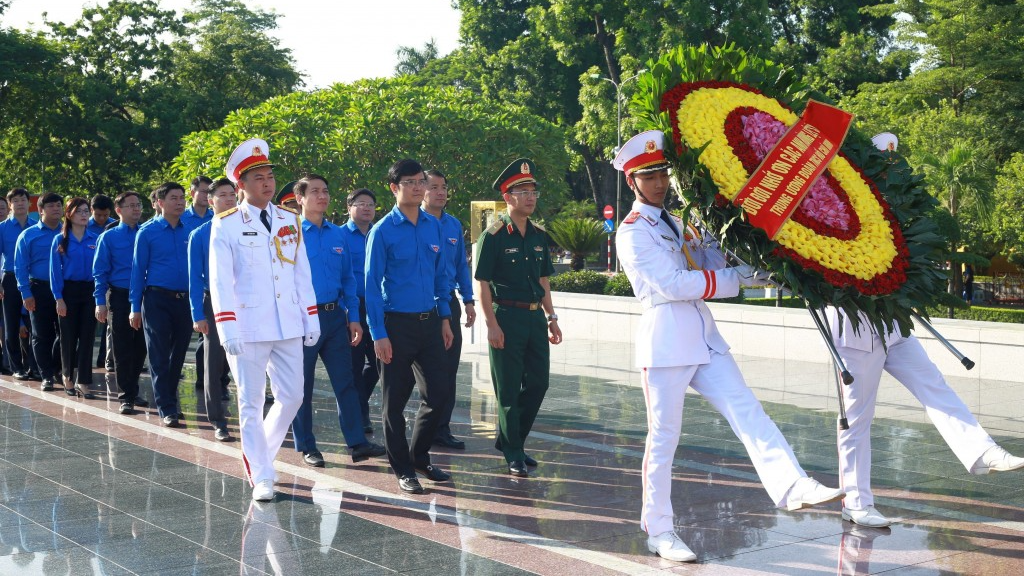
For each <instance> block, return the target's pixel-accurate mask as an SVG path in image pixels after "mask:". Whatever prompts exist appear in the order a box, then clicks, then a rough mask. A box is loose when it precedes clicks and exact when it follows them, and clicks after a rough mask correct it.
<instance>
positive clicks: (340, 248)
mask: <svg viewBox="0 0 1024 576" xmlns="http://www.w3.org/2000/svg"><path fill="white" fill-rule="evenodd" d="M332 250H334V253H335V254H341V253H343V252H344V251H345V247H344V246H335V247H334V248H332Z"/></svg>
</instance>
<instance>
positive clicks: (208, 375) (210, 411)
mask: <svg viewBox="0 0 1024 576" xmlns="http://www.w3.org/2000/svg"><path fill="white" fill-rule="evenodd" d="M203 315H204V316H205V317H206V326H207V327H208V331H207V334H206V337H205V338H203V354H202V358H201V362H202V364H203V372H202V375H203V378H205V380H204V381H203V397H204V398H205V400H206V418H207V419H208V420H209V421H210V424H213V425H214V426H218V425H221V426H227V419H228V411H227V410H225V409H224V390H225V388H226V387H227V375H228V357H227V355H226V354H225V353H224V347H223V346H222V345H221V343H220V335H219V334H217V324H216V323H215V322H214V321H213V302H211V301H210V293H209V292H206V293H204V294H203ZM196 356H197V362H199V361H200V359H199V358H198V357H199V353H198V352H196ZM198 367H199V364H196V368H197V369H198Z"/></svg>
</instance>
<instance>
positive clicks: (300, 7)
mask: <svg viewBox="0 0 1024 576" xmlns="http://www.w3.org/2000/svg"><path fill="white" fill-rule="evenodd" d="M106 3H107V0H86V1H83V0H43V1H40V0H13V1H12V2H11V5H10V7H9V8H8V9H7V12H5V13H4V14H3V16H0V25H2V26H4V27H10V28H18V29H21V30H27V29H30V28H31V29H35V30H41V29H42V28H43V25H42V23H43V18H42V14H43V12H46V13H47V18H48V19H49V20H52V21H57V22H65V23H70V22H73V21H75V20H77V19H78V18H79V17H80V16H81V14H82V7H83V6H85V5H95V4H101V5H105V4H106ZM248 3H249V5H250V7H252V8H262V9H264V10H266V11H268V12H271V11H273V12H276V13H278V14H279V15H281V18H279V19H278V29H277V30H276V31H275V32H274V34H273V35H274V36H276V37H277V38H278V39H279V40H280V44H279V45H280V46H282V47H285V48H291V50H292V57H293V58H294V60H295V65H296V68H298V70H299V71H300V72H302V73H303V75H304V80H305V82H306V88H307V89H313V88H324V87H327V86H330V85H331V84H333V83H335V82H351V81H353V80H358V79H360V78H376V77H383V76H391V75H392V74H394V70H395V64H396V63H397V61H398V59H397V57H396V56H395V50H396V49H398V47H399V46H414V47H416V48H422V47H423V45H424V44H426V43H427V42H428V41H429V40H430V39H431V38H433V39H434V40H435V41H436V43H437V47H438V52H439V54H440V55H442V56H443V55H445V54H447V53H448V52H451V51H452V50H454V49H455V48H456V46H457V45H458V38H459V16H460V15H459V12H458V11H457V10H455V9H454V8H452V6H451V0H370V1H368V2H367V1H357V0H285V1H276V2H275V1H270V0H250V1H249V2H248ZM160 5H161V7H163V8H165V9H174V10H176V11H177V12H178V13H181V12H182V11H183V10H184V9H186V8H189V7H191V5H192V2H191V0H160Z"/></svg>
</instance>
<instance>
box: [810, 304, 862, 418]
mask: <svg viewBox="0 0 1024 576" xmlns="http://www.w3.org/2000/svg"><path fill="white" fill-rule="evenodd" d="M804 304H805V305H806V306H807V311H808V312H810V314H811V318H812V319H814V325H815V326H817V327H818V333H819V334H821V337H822V338H823V339H824V340H825V346H826V347H828V352H829V354H831V355H832V362H833V363H835V366H836V368H837V370H838V371H839V374H840V377H841V378H842V380H843V384H846V385H847V386H849V385H850V384H853V374H850V371H849V370H847V369H846V363H845V362H843V358H842V356H840V355H839V351H838V350H836V345H835V342H833V341H832V337H831V335H830V334H829V330H828V329H827V328H826V327H825V323H824V322H823V321H822V320H821V317H820V316H818V311H817V310H815V309H814V308H812V307H811V304H810V302H808V301H807V300H804ZM836 395H837V396H838V398H839V429H840V430H849V429H850V423H849V422H848V421H847V420H846V402H845V401H844V400H843V388H842V386H840V385H839V381H838V380H836Z"/></svg>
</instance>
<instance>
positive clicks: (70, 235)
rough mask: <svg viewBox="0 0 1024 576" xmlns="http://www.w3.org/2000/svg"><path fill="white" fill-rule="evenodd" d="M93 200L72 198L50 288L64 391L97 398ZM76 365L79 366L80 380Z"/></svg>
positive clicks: (52, 256) (52, 266) (55, 251)
mask: <svg viewBox="0 0 1024 576" xmlns="http://www.w3.org/2000/svg"><path fill="white" fill-rule="evenodd" d="M89 215H90V214H89V201H88V200H86V199H85V198H71V199H70V200H68V203H67V205H66V206H65V208H64V225H63V228H62V229H61V233H60V234H58V235H57V236H55V237H54V238H53V248H52V251H51V253H50V290H51V291H52V292H53V297H54V299H55V300H57V316H58V317H59V322H60V358H61V366H62V368H61V369H62V370H63V372H64V390H65V391H67V393H68V396H75V395H76V394H77V395H79V396H82V397H83V398H88V399H93V398H95V397H96V396H95V395H93V394H92V393H91V392H89V386H90V385H92V362H91V359H92V349H93V345H94V343H95V339H96V317H95V316H94V315H93V312H94V311H95V310H96V299H95V297H94V296H93V289H94V286H93V277H92V262H93V259H94V257H95V256H96V242H97V240H98V238H97V236H96V234H95V233H94V232H90V231H89V230H88V229H87V228H88V225H89ZM75 368H77V369H78V374H77V379H76V378H75Z"/></svg>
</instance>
